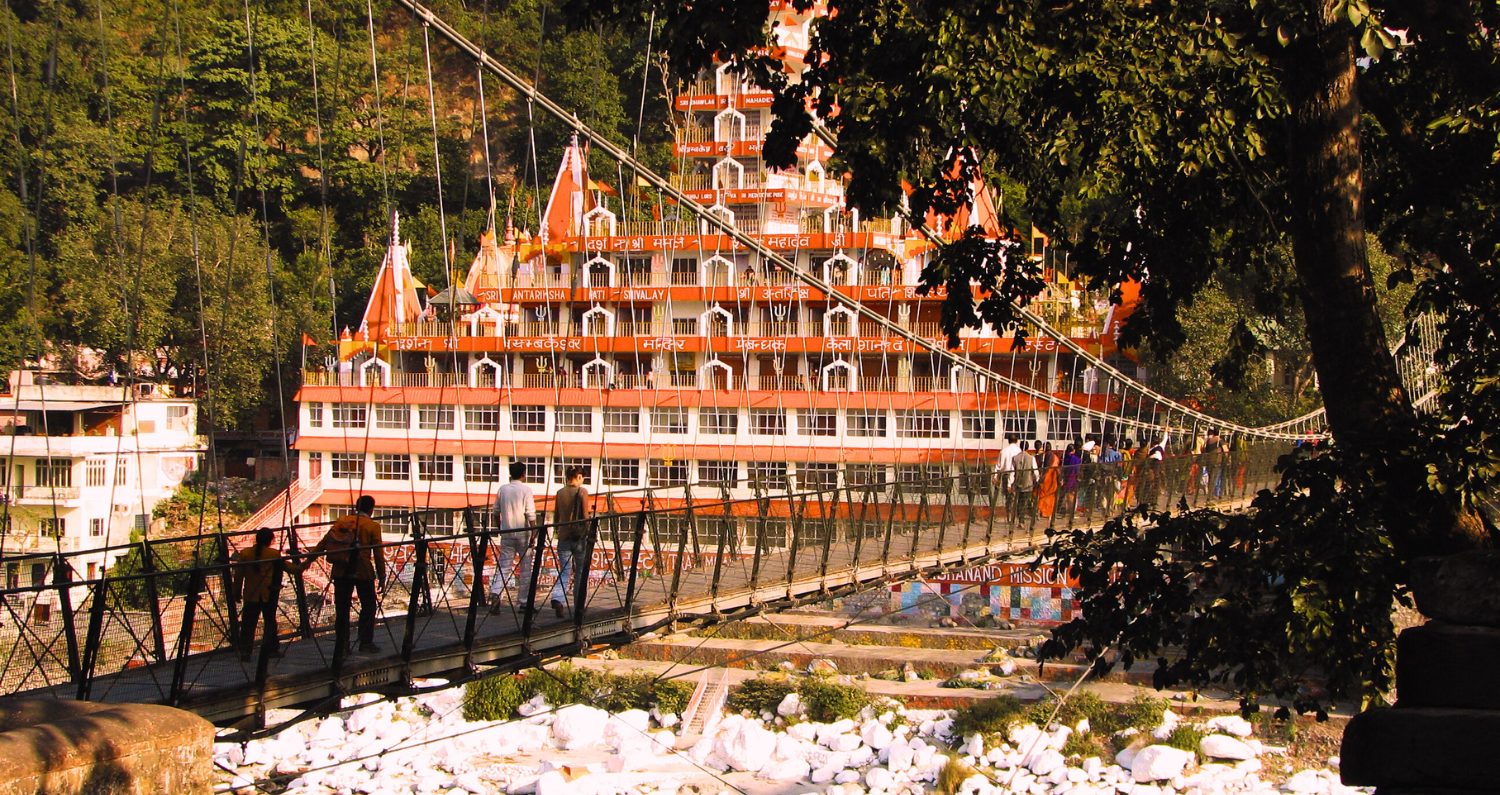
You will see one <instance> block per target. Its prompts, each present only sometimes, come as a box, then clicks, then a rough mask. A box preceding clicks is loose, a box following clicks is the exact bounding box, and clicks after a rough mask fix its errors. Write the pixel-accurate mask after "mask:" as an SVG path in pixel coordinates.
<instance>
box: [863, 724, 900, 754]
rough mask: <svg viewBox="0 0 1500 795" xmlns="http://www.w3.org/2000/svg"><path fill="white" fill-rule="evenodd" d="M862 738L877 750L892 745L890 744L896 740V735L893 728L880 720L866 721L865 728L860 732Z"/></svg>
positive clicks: (866, 743)
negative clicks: (888, 727)
mask: <svg viewBox="0 0 1500 795" xmlns="http://www.w3.org/2000/svg"><path fill="white" fill-rule="evenodd" d="M860 738H861V739H863V740H864V743H865V745H868V746H870V747H871V748H873V749H875V750H877V751H883V750H885V749H886V748H888V747H890V744H891V743H892V742H893V741H894V740H895V735H893V734H891V730H890V729H887V728H886V727H885V725H884V724H882V723H880V722H878V721H866V722H865V725H864V728H863V730H862V731H861V732H860Z"/></svg>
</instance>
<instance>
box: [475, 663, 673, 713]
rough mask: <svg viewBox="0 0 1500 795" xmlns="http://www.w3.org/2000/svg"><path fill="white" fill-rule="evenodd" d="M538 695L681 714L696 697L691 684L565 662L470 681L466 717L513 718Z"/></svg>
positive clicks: (556, 701) (551, 700) (613, 708)
mask: <svg viewBox="0 0 1500 795" xmlns="http://www.w3.org/2000/svg"><path fill="white" fill-rule="evenodd" d="M537 695H541V696H542V697H544V698H546V699H547V703H548V704H551V705H553V706H562V705H564V704H588V705H589V706H592V707H598V708H599V709H602V710H606V711H608V712H624V711H625V710H627V709H644V710H649V709H651V708H652V707H658V708H659V709H660V710H661V711H663V712H674V713H681V712H682V711H683V710H684V709H687V703H688V701H690V700H691V699H692V697H693V686H692V685H691V684H689V683H687V682H682V681H678V680H665V681H657V680H656V679H655V678H654V677H652V676H650V675H649V674H644V673H635V674H623V675H619V674H610V673H604V672H602V671H595V670H591V669H588V668H576V667H574V666H573V665H572V664H570V663H564V664H562V665H559V666H558V667H557V668H555V669H552V670H550V671H542V670H531V671H527V672H526V673H524V674H521V675H519V676H501V677H494V678H491V679H481V680H479V681H476V682H473V683H470V685H469V686H468V688H467V690H466V691H465V692H464V719H465V720H509V719H510V718H511V717H513V716H514V715H515V711H516V707H519V706H520V705H521V704H523V703H525V702H527V701H530V700H531V699H532V698H535V697H536V696H537Z"/></svg>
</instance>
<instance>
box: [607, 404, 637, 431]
mask: <svg viewBox="0 0 1500 795" xmlns="http://www.w3.org/2000/svg"><path fill="white" fill-rule="evenodd" d="M604 432H605V433H640V432H641V410H640V409H638V408H635V407H633V406H632V407H630V408H618V409H605V410H604Z"/></svg>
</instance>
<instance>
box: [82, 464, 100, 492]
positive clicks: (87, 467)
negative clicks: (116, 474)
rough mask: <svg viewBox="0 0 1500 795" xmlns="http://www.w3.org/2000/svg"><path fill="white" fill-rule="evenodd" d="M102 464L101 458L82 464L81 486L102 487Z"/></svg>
mask: <svg viewBox="0 0 1500 795" xmlns="http://www.w3.org/2000/svg"><path fill="white" fill-rule="evenodd" d="M104 463H105V462H104V459H102V458H95V459H91V460H89V461H87V462H85V463H84V469H83V485H85V486H95V487H98V486H103V485H104V471H105V470H104Z"/></svg>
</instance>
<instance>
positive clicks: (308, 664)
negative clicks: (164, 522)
mask: <svg viewBox="0 0 1500 795" xmlns="http://www.w3.org/2000/svg"><path fill="white" fill-rule="evenodd" d="M1143 449H1144V448H1143ZM1287 450H1288V448H1286V447H1285V446H1284V445H1267V444H1260V445H1254V446H1249V447H1246V446H1239V447H1236V446H1235V445H1232V444H1225V445H1221V446H1219V447H1214V448H1207V447H1205V448H1204V450H1202V451H1200V452H1197V453H1180V454H1172V453H1166V454H1164V455H1161V456H1160V457H1154V456H1153V455H1152V454H1151V453H1149V452H1148V453H1144V454H1143V453H1141V452H1140V451H1136V452H1133V453H1132V454H1130V455H1127V456H1122V457H1121V459H1120V460H1118V461H1115V460H1112V457H1111V456H1110V455H1109V454H1108V453H1104V452H1103V449H1102V448H1100V453H1101V455H1100V456H1099V457H1098V459H1097V460H1092V461H1087V462H1084V461H1082V460H1080V459H1076V458H1074V457H1072V456H1071V455H1070V454H1069V455H1065V454H1063V453H1060V452H1057V451H1052V450H1050V449H1046V448H1044V449H1042V450H1041V455H1040V456H1039V457H1038V458H1037V459H1036V469H1035V470H1030V469H1029V468H1027V469H1025V470H1015V471H1007V472H1001V473H996V472H995V471H994V467H993V465H991V464H973V465H970V466H969V467H968V468H966V469H963V470H961V472H962V473H961V474H959V475H957V476H948V477H938V478H926V479H924V478H922V477H921V475H923V474H924V473H926V472H927V471H928V470H926V469H923V466H925V465H909V466H905V467H904V468H900V469H899V471H897V472H896V473H895V476H894V478H892V477H891V476H890V474H889V473H888V472H887V471H885V470H879V471H876V470H873V469H872V470H870V471H869V472H866V471H864V470H854V469H850V470H846V471H845V472H844V477H843V479H842V480H843V482H842V483H841V484H839V485H834V486H832V487H830V488H822V489H815V490H799V489H798V487H797V484H796V482H795V479H794V478H790V477H784V476H783V477H779V478H777V477H772V478H755V479H752V480H747V481H746V480H742V481H737V482H725V483H720V484H692V485H683V486H681V487H675V488H659V489H651V488H645V489H635V490H630V491H621V492H611V493H604V494H600V495H596V496H595V497H594V498H593V501H592V511H591V512H590V514H589V515H588V517H587V518H586V519H585V520H583V521H582V522H581V523H576V524H575V525H574V526H572V527H559V526H558V525H556V524H541V525H538V526H537V527H531V528H518V529H509V528H503V527H500V526H499V525H498V524H497V521H496V518H495V515H494V514H492V513H491V512H490V511H489V510H488V508H487V507H485V506H473V507H470V508H468V509H465V510H464V512H463V515H462V516H463V519H462V522H447V523H445V522H443V521H437V520H436V517H437V512H434V511H416V512H411V513H406V514H399V515H396V516H382V517H381V523H382V524H384V525H386V526H390V525H391V524H392V522H394V521H399V522H401V523H403V524H404V527H405V528H406V532H405V533H404V534H403V535H400V536H399V537H397V538H394V539H392V538H391V537H390V534H387V535H385V536H384V537H383V540H382V543H381V544H380V545H378V546H372V547H370V549H371V552H372V554H378V555H380V556H381V557H382V559H383V560H384V561H385V570H386V571H385V577H384V578H383V579H381V580H380V581H379V582H377V583H375V587H376V596H375V600H374V604H373V605H372V607H373V615H374V616H375V622H376V624H375V625H376V629H375V630H374V639H375V642H376V645H379V646H381V647H382V648H384V649H386V650H387V651H386V652H384V654H385V655H386V656H387V657H391V656H394V657H395V658H397V659H398V660H399V662H400V665H402V666H409V665H410V663H411V660H412V659H413V655H414V654H416V653H417V652H418V651H419V650H420V651H422V652H423V653H424V654H426V653H428V652H430V651H431V650H432V649H448V650H449V651H450V652H453V653H456V654H459V655H467V654H472V652H473V650H474V649H475V647H476V644H482V643H484V642H486V641H488V640H493V639H495V638H500V637H510V638H515V637H520V638H522V639H523V640H524V641H525V642H526V643H527V644H530V643H532V642H533V641H534V640H535V639H536V638H537V637H540V635H542V634H546V633H556V632H557V631H558V630H559V628H563V629H565V628H567V627H569V626H572V627H574V628H581V627H583V625H584V623H585V622H593V621H595V620H605V619H607V620H613V621H619V620H621V619H624V620H625V622H626V624H627V625H628V624H629V623H630V621H631V619H632V617H633V616H639V615H641V614H642V613H643V612H650V611H652V610H665V609H668V608H670V611H671V612H672V613H673V614H674V615H675V614H676V613H677V612H679V611H683V610H687V611H690V612H691V611H696V612H717V611H718V610H719V609H720V608H721V606H722V605H723V604H724V603H725V601H726V600H739V603H741V604H742V603H744V602H745V600H746V599H750V600H751V601H754V600H756V599H765V598H768V597H766V596H765V594H766V593H767V589H771V590H772V591H774V592H777V593H780V592H781V591H784V592H785V593H786V594H787V595H791V594H792V593H793V589H792V588H791V587H790V586H792V585H793V584H797V583H802V584H804V585H805V586H806V588H810V589H812V592H823V593H826V592H827V588H828V583H829V581H830V577H833V578H837V579H838V580H839V581H840V582H844V583H858V582H869V581H873V580H875V579H877V578H879V577H890V576H893V575H898V574H900V573H903V572H915V571H917V570H919V569H921V568H923V567H926V566H930V562H928V563H923V561H927V560H928V559H929V558H934V559H941V558H942V557H943V556H944V555H947V554H953V553H962V558H963V559H964V560H968V559H971V558H974V557H976V556H977V555H979V554H980V553H986V552H994V551H995V550H996V548H997V547H996V545H997V543H999V544H1003V545H1004V548H1005V549H1006V550H1010V551H1019V550H1022V549H1027V548H1030V547H1032V546H1034V544H1035V543H1037V542H1038V540H1039V539H1040V538H1041V537H1042V535H1041V534H1042V533H1043V532H1044V531H1046V530H1047V529H1049V528H1057V529H1066V528H1075V527H1084V526H1093V525H1098V524H1101V523H1102V522H1104V521H1106V520H1107V519H1109V518H1112V517H1115V516H1119V515H1120V514H1121V513H1123V512H1124V511H1126V510H1128V509H1133V508H1147V509H1165V508H1169V507H1173V506H1178V505H1182V504H1186V505H1188V506H1190V507H1207V506H1218V507H1233V506H1237V505H1243V504H1244V503H1245V502H1246V501H1247V500H1248V499H1249V498H1251V497H1252V496H1253V495H1254V494H1255V493H1256V492H1257V491H1259V490H1260V489H1262V488H1266V487H1269V486H1271V485H1273V484H1274V483H1275V481H1276V478H1277V474H1276V461H1277V458H1278V457H1279V456H1280V455H1281V454H1283V453H1286V452H1287ZM834 472H835V471H834V470H830V471H829V472H827V473H823V474H824V475H827V476H828V477H822V476H820V478H819V479H817V480H815V481H814V482H816V483H820V484H827V483H839V480H838V479H837V476H836V475H835V474H834ZM1022 472H1029V473H1030V474H1022ZM736 490H738V491H739V492H740V493H742V494H743V493H744V492H745V491H749V492H750V493H751V494H752V495H753V496H750V497H744V498H739V499H734V498H731V495H732V494H733V493H734V492H735V491H736ZM328 526H329V523H327V522H324V523H316V524H303V525H293V526H290V527H285V528H281V529H279V530H276V531H274V533H273V541H272V546H273V547H274V548H275V549H278V550H280V551H281V552H283V553H284V555H285V560H286V561H288V562H289V563H290V564H291V565H290V566H289V567H288V570H287V571H286V572H285V574H284V575H283V576H281V577H280V578H279V579H278V585H277V586H276V587H275V588H274V589H273V594H274V596H273V598H272V599H271V601H270V602H269V604H267V603H265V602H261V603H246V602H245V601H242V600H238V599H236V598H234V592H235V591H234V583H235V582H236V581H237V580H238V579H239V578H240V577H241V576H242V575H243V574H244V573H245V572H246V571H247V570H248V568H249V567H251V566H254V565H257V564H255V563H253V562H243V561H240V560H237V559H236V553H237V552H238V551H239V550H242V549H244V548H246V547H248V546H250V545H251V544H252V543H253V535H252V534H250V533H231V532H222V533H212V534H204V535H197V536H189V537H182V538H166V539H152V540H148V541H139V542H135V543H131V544H127V545H122V546H116V547H110V548H107V549H102V550H88V551H83V552H74V553H60V552H59V553H52V554H29V555H12V556H7V557H6V558H5V559H4V560H3V561H0V563H4V564H5V568H6V569H7V570H14V569H15V568H21V567H24V568H27V569H29V570H30V572H31V575H32V576H31V578H30V581H29V582H27V583H25V584H21V583H10V585H12V586H13V587H8V588H5V589H4V590H0V653H3V654H4V655H5V659H6V664H5V667H4V669H3V673H0V695H9V694H14V693H21V692H28V691H31V692H48V693H51V694H53V695H56V696H59V697H67V698H77V699H93V700H109V701H140V702H155V703H168V704H179V703H182V702H184V701H185V700H189V697H190V696H191V697H195V698H196V697H200V696H201V695H202V694H204V693H208V692H214V691H216V690H224V689H230V690H232V689H234V688H244V687H252V688H255V689H256V691H257V692H260V691H261V690H263V689H264V687H265V685H266V682H267V681H268V677H271V676H273V675H274V676H280V675H283V674H292V673H296V674H300V675H302V676H304V677H306V676H314V677H319V676H322V677H332V678H333V679H337V678H338V677H339V676H340V675H341V673H343V672H344V671H345V669H346V668H347V666H348V664H349V660H350V659H351V658H350V656H349V655H350V654H351V653H354V652H351V651H350V649H349V647H348V646H347V645H346V644H345V643H341V642H339V638H340V636H341V635H342V636H343V637H345V638H352V637H353V635H355V634H356V632H355V627H354V626H351V625H352V624H354V623H355V621H356V620H355V619H354V618H353V617H352V615H351V617H350V618H349V619H348V620H347V621H345V622H343V628H342V630H340V626H339V625H340V621H339V620H338V619H337V614H338V612H339V611H338V602H339V600H340V594H339V592H338V591H339V588H340V585H339V583H338V581H336V580H335V579H334V578H333V577H332V576H331V574H332V572H331V571H330V563H329V560H328V557H329V553H327V552H321V553H316V554H314V553H311V552H310V551H309V550H312V549H314V548H315V547H316V546H317V542H318V541H319V540H321V538H322V536H323V534H324V533H325V532H327V529H328ZM574 536H576V537H577V538H578V539H579V540H578V541H569V540H568V539H569V538H571V537H574ZM101 557H103V558H105V559H108V560H111V561H112V565H111V566H110V568H109V569H108V570H106V571H105V573H104V574H103V575H102V576H98V577H94V578H92V579H90V578H86V577H81V576H80V575H79V572H80V571H85V570H87V568H86V565H87V561H89V560H98V559H100V558H101ZM569 580H571V582H568V581H569ZM344 587H350V586H347V585H346V586H344ZM806 588H805V589H804V591H806ZM777 589H781V591H777ZM350 601H353V600H352V598H351V599H350ZM553 602H557V603H558V607H556V608H555V607H554V606H553V604H552V603H553ZM578 606H582V607H583V609H582V610H579V609H577V608H578ZM267 613H269V615H271V616H272V617H274V623H275V631H274V632H271V633H266V632H265V630H264V623H263V622H264V616H265V615H266V614H267ZM247 616H250V617H252V620H249V621H247ZM255 619H258V620H259V621H260V622H261V623H260V627H261V628H260V629H258V630H257V629H255V625H256V621H255ZM247 626H249V627H250V628H251V630H250V631H251V632H254V633H259V634H258V635H256V634H247V630H246V627H247ZM366 637H367V638H369V637H370V636H369V635H368V634H366ZM257 638H258V639H257ZM281 650H285V651H286V655H285V656H281V654H280V652H281ZM454 650H457V651H454Z"/></svg>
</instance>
